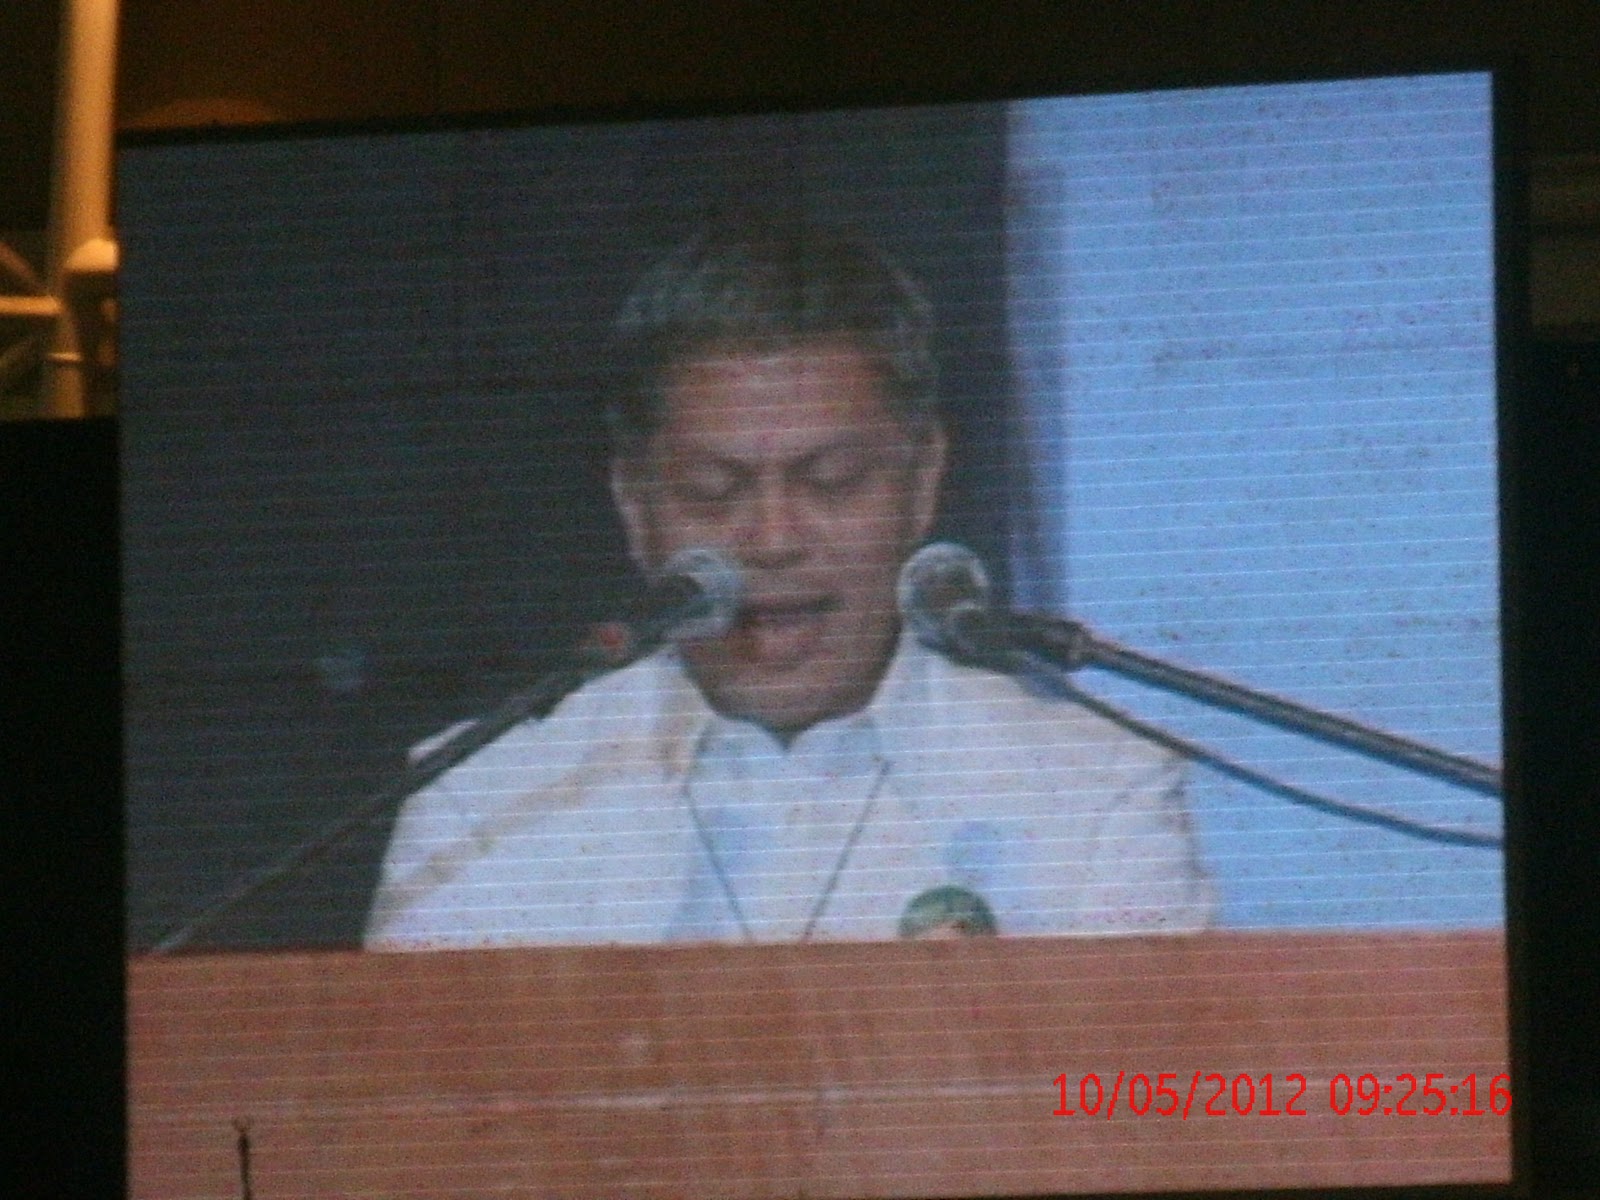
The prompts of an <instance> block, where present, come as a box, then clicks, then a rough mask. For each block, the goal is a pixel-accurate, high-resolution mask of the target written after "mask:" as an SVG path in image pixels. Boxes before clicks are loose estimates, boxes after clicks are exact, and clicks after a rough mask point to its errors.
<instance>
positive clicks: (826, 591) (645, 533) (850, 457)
mask: <svg viewBox="0 0 1600 1200" xmlns="http://www.w3.org/2000/svg"><path fill="white" fill-rule="evenodd" d="M663 394H664V398H665V402H666V403H665V410H664V413H663V420H662V424H661V428H660V429H659V430H658V431H657V432H656V433H655V434H654V435H653V436H652V437H651V439H650V440H649V442H647V443H646V445H645V448H644V450H643V452H642V453H641V454H640V455H638V456H636V457H632V458H626V459H622V460H619V461H618V462H617V463H616V465H615V467H614V469H613V473H612V490H613V492H614V494H615V496H616V499H617V504H618V507H619V509H620V510H621V513H622V517H623V523H624V525H625V526H626V529H627V533H628V542H629V546H630V549H631V551H632V553H633V557H634V559H635V560H636V561H637V562H638V563H639V564H640V565H641V566H642V567H643V568H644V569H645V570H646V571H650V570H654V569H656V568H657V567H659V566H660V565H661V564H662V563H663V562H665V561H666V559H667V558H668V557H670V556H671V555H672V554H674V553H675V552H677V551H679V550H682V549H685V548H688V547H697V546H703V547H708V548H711V549H714V550H721V551H723V552H725V553H727V554H729V555H731V556H732V557H733V558H734V559H736V560H737V561H738V563H739V564H740V566H741V567H743V569H744V575H745V596H744V603H743V605H742V606H741V608H740V610H739V613H738V616H737V618H736V619H735V622H734V625H733V627H732V629H731V630H730V631H729V632H728V633H726V634H725V635H723V636H722V637H718V638H710V639H703V640H698V641H692V642H688V643H686V644H685V645H684V646H683V654H684V658H685V661H686V662H687V664H688V667H689V670H690V673H691V674H692V675H693V676H694V678H695V680H696V682H697V683H698V684H699V685H700V688H701V690H702V691H703V692H704V693H705V695H706V698H707V699H708V700H709V701H710V702H711V704H712V706H713V707H714V708H716V709H717V710H718V711H719V712H721V713H723V714H725V715H727V716H731V717H737V718H740V719H743V720H750V721H755V722H758V723H759V724H762V725H765V726H766V727H767V728H769V729H771V730H773V731H774V732H776V733H779V734H782V735H793V734H795V733H798V732H799V731H801V730H803V729H805V728H807V727H808V726H810V725H812V724H815V723H816V722H817V721H819V720H823V719H825V718H827V717H833V716H840V715H843V714H845V713H849V712H854V711H855V710H857V709H858V708H860V707H861V706H862V705H864V704H865V703H866V702H867V701H868V700H869V699H871V696H872V693H873V690H874V689H875V688H876V687H877V684H878V681H879V679H880V678H881V677H882V675H883V671H884V669H885V667H886V666H887V665H888V661H889V658H890V656H891V655H892V654H893V651H894V643H895V639H896V637H897V635H898V633H899V628H900V621H899V614H898V613H897V612H896V609H895V583H896V580H897V578H898V576H899V571H900V565H901V563H902V562H903V561H904V560H905V558H906V556H907V555H908V554H909V553H910V552H911V550H912V549H913V548H914V547H915V546H916V544H917V543H918V542H920V541H921V540H922V539H923V538H924V537H925V536H926V535H927V532H928V528H929V526H930V525H931V524H932V521H933V514H934V506H935V502H936V499H937V495H938V488H939V480H940V476H941V473H942V471H943V466H944V438H943V435H942V434H941V433H939V432H937V431H936V430H933V429H929V430H927V431H922V432H920V433H919V432H917V431H913V430H912V429H911V428H909V427H907V425H906V424H905V423H904V422H902V421H901V420H900V419H898V418H897V417H896V416H895V414H894V413H893V411H892V410H891V409H890V407H889V404H888V401H887V399H886V398H885V396H884V392H883V382H882V378H881V376H880V373H879V371H878V368H877V367H876V365H875V364H874V363H873V361H872V360H871V359H870V358H869V357H868V356H866V355H865V354H863V353H862V352H861V351H860V350H858V349H857V348H856V347H855V346H854V344H853V343H852V342H850V341H849V340H848V339H843V338H840V339H831V338H830V339H821V340H815V341H808V342H801V343H798V344H796V345H794V346H791V347H788V348H782V349H778V350H773V351H768V350H765V349H751V348H742V347H739V346H737V345H734V346H729V347H720V348H719V347H711V348H709V349H707V350H706V351H705V352H703V353H701V354H698V355H696V356H694V357H691V358H688V359H685V360H684V361H682V362H680V363H678V364H677V365H676V366H675V367H674V368H672V369H671V370H669V372H668V374H667V375H666V377H665V379H664V388H663Z"/></svg>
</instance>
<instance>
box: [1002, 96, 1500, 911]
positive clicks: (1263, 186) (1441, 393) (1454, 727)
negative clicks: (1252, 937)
mask: <svg viewBox="0 0 1600 1200" xmlns="http://www.w3.org/2000/svg"><path fill="white" fill-rule="evenodd" d="M1489 90H1490V88H1489V82H1488V80H1487V79H1486V78H1485V77H1482V76H1475V75H1446V76H1432V77H1419V78H1412V79H1396V80H1384V81H1365V82H1361V83H1337V84H1306V85H1295V86H1287V87H1284V86H1277V87H1261V88H1254V89H1246V90H1232V91H1185V92H1166V93H1151V94H1142V95H1134V96H1115V97H1103V98H1101V97H1095V98H1088V99H1075V100H1070V101H1060V102H1041V103H1033V104H1023V105H1018V106H1015V107H1014V108H1013V110H1012V125H1011V147H1012V158H1011V164H1012V165H1011V196H1012V205H1011V213H1010V230H1011V250H1010V253H1011V266H1012V270H1013V293H1012V301H1011V302H1012V320H1013V348H1014V352H1015V356H1016V364H1017V369H1018V374H1019V377H1020V379H1021V380H1022V382H1023V387H1024V392H1025V396H1026V409H1027V413H1026V417H1027V421H1026V427H1027V430H1028V434H1029V437H1028V444H1029V446H1030V447H1031V448H1032V454H1031V455H1030V457H1031V460H1032V461H1031V463H1030V467H1031V470H1032V472H1033V475H1034V478H1035V479H1036V481H1038V483H1039V494H1040V495H1041V497H1042V503H1041V512H1040V514H1039V516H1040V520H1039V527H1040V529H1041V530H1042V536H1041V538H1040V540H1039V543H1038V544H1036V545H1020V544H1019V546H1018V547H1017V554H1016V560H1017V561H1016V562H1014V564H1013V566H1014V570H1015V572H1016V576H1017V579H1018V593H1019V599H1020V600H1021V601H1023V602H1025V603H1031V604H1035V605H1041V606H1047V607H1050V608H1055V609H1067V610H1070V611H1071V612H1072V613H1073V614H1074V615H1075V616H1077V617H1079V618H1081V619H1083V620H1086V621H1087V622H1089V623H1090V624H1091V625H1093V626H1095V627H1096V628H1097V629H1098V630H1099V631H1101V632H1102V633H1103V634H1105V635H1106V636H1109V637H1112V638H1115V639H1118V640H1120V641H1123V642H1126V643H1128V644H1131V645H1133V646H1136V647H1138V648H1140V649H1142V650H1145V651H1147V652H1150V653H1154V654H1159V655H1162V656H1164V657H1167V658H1170V659H1173V660H1175V661H1178V662H1181V663H1185V664H1189V665H1192V666H1196V667H1200V668H1204V669H1207V670H1210V671H1214V672H1218V673H1221V674H1224V675H1227V676H1230V677H1232V678H1234V679H1237V680H1239V681H1242V682H1244V683H1247V684H1249V685H1251V686H1253V687H1257V688H1261V689H1264V690H1267V691H1269V692H1274V693H1277V694H1280V695H1283V696H1286V697H1288V698H1291V699H1294V700H1297V701H1300V702H1302V703H1306V704H1311V705H1315V706H1318V707H1321V708H1324V709H1327V710H1331V711H1333V712H1336V713H1341V714H1346V715H1349V716H1351V717H1354V718H1357V719H1359V720H1361V721H1364V722H1367V723H1369V724H1371V725H1375V726H1378V727H1381V728H1383V729H1387V730H1392V731H1394V732H1396V733H1399V734H1402V735H1404V736H1407V737H1410V738H1415V739H1418V740H1420V741H1423V742H1427V743H1429V744H1431V745H1434V746H1437V747H1439V748H1442V749H1445V750H1447V751H1450V752H1452V753H1455V754H1461V755H1466V756H1471V757H1473V758H1476V759H1479V760H1482V761H1484V762H1487V763H1491V764H1496V765H1498V763H1499V760H1500V753H1501V751H1500V673H1499V672H1500V654H1499V624H1498V592H1497V589H1498V567H1497V548H1496V538H1497V519H1496V508H1497V501H1496V471H1495V340H1494V334H1495V320H1494V312H1495V308H1494V273H1493V265H1494V258H1493V226H1492V217H1493V203H1492V193H1493V174H1492V158H1491V153H1490V150H1491V135H1490V105H1489V102H1490V94H1489ZM1202 127H1203V128H1204V129H1205V131H1206V134H1205V136H1204V137H1200V136H1198V132H1199V130H1200V129H1201V128H1202ZM1063 444H1065V446H1066V449H1067V453H1066V454H1065V455H1061V454H1060V453H1059V448H1060V447H1061V446H1062V445H1063ZM1080 682H1081V683H1082V684H1083V685H1084V686H1085V688H1086V689H1089V690H1093V691H1095V692H1096V693H1097V694H1100V695H1103V696H1106V697H1108V698H1111V699H1113V700H1114V701H1116V702H1117V703H1119V704H1121V705H1123V706H1124V707H1126V708H1128V709H1130V710H1132V711H1134V712H1136V713H1138V714H1139V715H1140V716H1142V717H1143V718H1145V719H1147V720H1152V721H1156V722H1159V723H1161V724H1164V725H1166V726H1168V727H1170V728H1172V729H1175V730H1177V731H1179V732H1181V733H1182V734H1184V735H1185V736H1187V737H1191V738H1195V739H1197V740H1200V741H1202V742H1204V743H1206V744H1207V745H1209V746H1211V747H1213V748H1215V749H1217V750H1220V751H1221V752H1223V753H1224V754H1226V755H1228V756H1230V757H1233V758H1235V759H1238V760H1240V761H1242V762H1245V763H1247V764H1249V765H1251V766H1254V767H1256V768H1258V769H1262V770H1265V771H1268V772H1269V773H1271V774H1273V775H1275V776H1277V777H1279V778H1282V779H1285V780H1288V781H1291V782H1293V783H1295V784H1297V785H1299V786H1301V787H1304V788H1307V789H1310V790H1312V791H1315V792H1317V793H1319V794H1321V795H1324V796H1331V797H1336V798H1339V799H1342V800H1346V801H1349V802H1352V803H1356V804H1360V805H1365V806H1370V807H1374V808H1379V809H1382V810H1384V811H1386V812H1388V813H1392V814H1395V815H1397V816H1400V817H1403V818H1406V819H1409V820H1413V821H1416V822H1419V823H1422V824H1425V825H1430V826H1443V827H1448V828H1466V829H1471V830H1475V831H1478V832H1483V833H1489V834H1494V833H1497V832H1498V831H1499V828H1500V823H1501V811H1500V805H1499V803H1498V801H1497V800H1496V799H1494V798H1490V797H1483V796H1479V795H1474V794H1473V793H1471V792H1467V791H1462V790H1459V789H1457V788H1454V787H1451V786H1448V785H1446V784H1442V783H1435V782H1431V781H1428V780H1425V779H1422V778H1420V777H1417V776H1414V775H1412V774H1410V773H1407V772H1405V771H1402V770H1399V769H1396V768H1392V767H1386V766H1380V765H1378V764H1374V763H1371V762H1368V761H1366V760H1364V759H1362V758H1361V757H1359V756H1356V755H1353V754H1349V753H1342V752H1339V751H1337V750H1333V749H1329V748H1327V747H1324V746H1321V745H1319V744H1317V743H1314V742H1309V741H1306V740H1303V739H1298V738H1294V737H1290V736H1288V735H1285V734H1280V733H1276V732H1271V731H1267V730H1264V729H1262V728H1260V727H1258V726H1256V725H1254V724H1252V723H1250V722H1248V721H1245V720H1243V719H1240V718H1235V717H1230V716H1228V715H1226V714H1222V713H1218V712H1215V711H1213V710H1210V709H1207V708H1203V707H1201V706H1198V705H1195V704H1193V703H1190V702H1185V701H1183V700H1179V699H1176V698H1172V697H1168V696H1166V695H1164V694H1162V693H1158V692H1154V691H1151V690H1149V689H1146V688H1142V687H1139V686H1137V685H1133V684H1128V683H1125V682H1124V681H1121V680H1118V679H1115V678H1111V677H1108V676H1105V675H1103V674H1096V673H1090V672H1085V673H1084V675H1083V677H1082V679H1081V680H1080ZM1192 795H1193V802H1194V807H1195V816H1196V820H1197V822H1198V825H1199V831H1200V834H1201V838H1202V842H1203V845H1204V847H1205V850H1206V853H1207V854H1208V856H1209V862H1210V866H1211V868H1212V870H1213V872H1214V874H1215V876H1216V879H1217V882H1218V885H1219V889H1220V891H1221V895H1222V899H1223V912H1222V920H1223V923H1224V924H1226V925H1229V926H1235V927H1255V926H1324V925H1345V926H1349V925H1359V926H1403V925H1441V926H1445V925H1497V924H1499V923H1500V922H1501V921H1502V920H1503V889H1502V868H1503V864H1502V857H1501V855H1500V853H1499V852H1498V851H1497V850H1493V849H1489V850H1485V849H1478V848H1471V847H1460V846H1450V845H1441V844H1437V843H1432V842H1429V841H1427V840H1423V839H1421V838H1415V837H1410V836H1404V835H1401V834H1397V833H1393V832H1389V831H1385V830H1382V829H1378V828H1373V827H1370V826H1366V825H1362V824H1359V823H1355V822H1352V821H1350V820H1346V819H1343V818H1340V817H1336V816H1331V815H1327V814H1324V813H1319V812H1315V811H1310V810H1307V809H1305V808H1302V807H1297V806H1295V805H1292V804H1290V803H1288V802H1286V801H1284V800H1281V799H1278V798H1275V797H1273V796H1271V795H1268V794H1265V793H1263V792H1262V791H1260V790H1258V789H1255V788H1252V787H1249V786H1246V785H1243V784H1240V783H1237V782H1234V781H1231V780H1229V779H1226V778H1224V777H1222V776H1220V775H1218V774H1217V773H1216V772H1215V771H1212V770H1209V769H1203V768H1202V769H1197V770H1196V773H1195V776H1194V780H1193V790H1192Z"/></svg>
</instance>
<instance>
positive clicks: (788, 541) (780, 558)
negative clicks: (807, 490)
mask: <svg viewBox="0 0 1600 1200" xmlns="http://www.w3.org/2000/svg"><path fill="white" fill-rule="evenodd" d="M806 537H807V532H806V519H805V513H804V511H803V505H802V503H801V500H800V498H799V497H798V496H796V495H795V494H794V490H793V489H792V488H790V487H789V486H787V484H786V482H785V481H784V480H783V479H782V478H777V479H767V480H763V481H762V483H761V486H760V487H758V488H757V489H756V493H755V497H754V508H753V511H752V512H751V514H750V521H749V525H748V527H747V529H746V530H745V538H744V542H745V545H744V555H745V557H746V558H747V559H748V560H749V561H750V562H752V563H754V564H756V565H759V566H767V567H771V566H783V565H786V564H788V563H790V562H793V561H794V560H796V559H798V558H800V557H802V556H803V555H804V554H805V552H806Z"/></svg>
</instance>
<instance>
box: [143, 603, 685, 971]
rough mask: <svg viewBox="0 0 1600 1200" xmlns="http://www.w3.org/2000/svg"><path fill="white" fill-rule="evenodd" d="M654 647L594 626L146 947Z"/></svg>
mask: <svg viewBox="0 0 1600 1200" xmlns="http://www.w3.org/2000/svg"><path fill="white" fill-rule="evenodd" d="M659 642H660V637H659V636H658V631H656V630H649V631H648V632H647V634H646V635H645V636H636V635H634V634H633V633H632V632H631V631H630V630H629V629H628V627H627V626H626V625H624V624H622V623H621V622H616V623H609V624H605V625H600V626H597V627H596V629H595V631H594V633H593V634H591V636H590V637H589V638H588V639H587V640H586V641H584V642H583V643H582V644H581V645H580V646H578V647H577V648H576V649H574V650H572V651H570V652H569V653H568V655H567V659H568V661H567V662H565V663H563V664H562V665H560V666H558V667H556V668H554V669H553V670H551V671H547V672H546V673H545V674H543V675H541V676H540V677H539V678H538V679H537V680H536V681H535V682H534V684H533V686H532V687H530V688H528V689H527V690H525V691H522V692H519V693H517V694H516V695H514V696H512V697H510V698H509V699H507V700H505V701H504V702H502V703H501V704H500V705H499V707H497V708H496V709H494V711H492V712H490V713H487V714H486V715H484V716H482V717H480V718H478V719H477V720H475V721H473V722H471V723H470V724H468V725H466V726H465V727H463V728H461V729H458V730H456V732H454V733H453V734H451V735H450V736H448V737H446V738H445V739H444V741H443V742H441V743H440V744H439V745H437V746H434V747H432V748H430V749H429V750H428V751H427V752H426V753H424V754H422V755H420V756H419V757H417V758H416V759H415V760H413V761H412V762H410V763H408V764H407V765H406V766H405V767H404V768H403V769H402V770H400V771H399V772H397V773H396V774H395V775H393V776H392V777H391V778H390V779H389V780H388V782H386V783H385V784H383V785H382V786H381V787H379V788H378V790H377V791H375V792H373V793H372V794H371V795H369V796H368V797H367V798H366V799H365V800H363V801H362V802H361V803H360V804H359V805H357V806H356V807H355V808H354V809H353V810H351V811H350V812H347V813H344V814H343V815H341V816H339V817H336V818H334V819H333V820H331V821H330V822H328V824H326V825H324V826H323V827H322V829H320V830H318V831H317V833H316V834H314V835H313V836H312V837H310V838H307V839H306V840H305V841H302V842H300V843H298V844H296V845H295V846H293V847H292V848H290V849H289V850H287V851H285V852H284V853H283V854H281V855H279V856H278V857H277V858H275V859H273V860H272V861H271V862H269V863H267V864H266V865H265V866H263V867H261V868H259V869H257V870H255V871H252V872H250V873H249V874H247V875H246V876H245V877H244V878H243V879H242V880H240V881H239V882H238V883H237V884H235V885H234V886H233V887H231V888H229V889H228V890H227V891H226V892H224V893H223V894H222V895H221V896H219V897H218V898H217V899H215V900H213V901H212V902H211V903H210V904H208V905H207V906H206V907H205V908H204V909H202V910H201V912H200V913H199V914H198V915H197V916H194V917H191V918H190V919H189V920H187V921H185V922H184V923H183V924H182V925H180V926H178V927H177V928H176V929H174V930H173V931H171V932H170V933H168V934H166V935H165V936H164V937H162V938H161V939H160V940H159V941H157V942H156V943H155V945H154V946H152V947H151V953H153V954H166V953H168V952H169V951H172V950H176V949H178V948H180V947H182V946H184V945H186V944H188V943H189V942H190V941H192V940H193V939H194V937H195V935H196V934H198V933H201V932H203V931H204V930H206V929H207V928H209V927H210V926H211V925H213V924H214V923H215V922H216V921H217V920H219V919H220V918H221V917H223V916H225V915H226V914H227V913H229V912H231V911H232V910H233V909H235V908H237V907H238V906H239V905H240V904H242V903H243V902H244V901H246V900H248V899H249V898H250V897H251V896H253V895H254V894H255V893H256V892H258V891H260V890H261V889H262V888H263V887H265V886H267V885H268V884H269V883H272V882H274V881H275V880H278V879H281V878H283V877H284V876H286V875H288V874H289V873H290V872H291V871H297V870H299V869H300V868H302V867H304V866H306V865H307V864H308V863H311V862H315V861H316V860H317V859H318V858H319V857H320V856H321V855H323V854H325V853H327V852H328V851H329V850H330V849H332V848H333V847H334V846H336V845H337V844H338V843H339V842H341V841H343V840H344V839H345V838H346V837H348V836H349V835H350V834H352V833H354V832H355V831H356V830H358V829H360V828H361V827H362V826H363V825H365V824H366V823H367V822H369V821H372V820H374V819H376V818H377V817H379V816H381V815H382V814H384V813H386V812H389V811H391V810H392V809H394V808H397V807H398V806H399V805H400V803H401V802H402V801H404V800H405V798H406V797H407V796H409V795H411V794H412V793H413V792H416V791H420V790H421V789H422V788H425V787H427V786H428V785H429V784H430V783H432V782H433V781H434V780H436V779H438V778H439V776H441V775H443V774H444V773H445V772H446V771H448V770H450V768H451V767H454V766H456V765H457V764H458V763H460V762H462V761H463V760H465V759H467V758H469V757H470V756H471V755H473V754H476V753H477V752H478V751H479V750H481V749H483V748H484V747H485V746H487V745H488V744H489V743H490V742H492V741H494V740H495V739H496V738H498V737H500V736H501V735H502V734H504V733H506V732H508V731H509V730H511V729H513V728H515V727H516V726H517V725H520V724H521V723H522V722H524V721H527V720H531V719H534V718H540V717H544V716H546V715H547V714H548V713H549V712H550V710H551V709H553V708H555V706H556V705H557V704H559V703H560V702H561V701H562V700H563V699H564V698H565V697H566V696H567V695H568V694H569V693H571V692H573V691H576V690H577V689H578V688H580V687H582V686H583V685H584V684H585V683H587V682H589V680H591V679H593V678H595V677H596V676H598V675H601V674H604V673H606V672H608V671H611V670H615V669H616V668H618V667H623V666H626V665H628V664H629V663H631V662H633V661H635V660H636V659H638V658H641V657H643V655H644V654H646V653H648V652H649V651H650V650H652V649H654V648H655V646H656V645H657V644H659Z"/></svg>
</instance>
